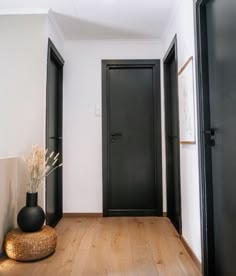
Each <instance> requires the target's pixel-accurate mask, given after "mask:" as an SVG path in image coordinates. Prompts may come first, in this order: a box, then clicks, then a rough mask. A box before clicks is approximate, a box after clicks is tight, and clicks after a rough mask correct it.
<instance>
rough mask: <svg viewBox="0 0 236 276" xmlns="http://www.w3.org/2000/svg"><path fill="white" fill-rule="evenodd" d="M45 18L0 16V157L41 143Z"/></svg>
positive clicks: (20, 153)
mask: <svg viewBox="0 0 236 276" xmlns="http://www.w3.org/2000/svg"><path fill="white" fill-rule="evenodd" d="M46 19H47V16H46V15H2V16H0V34H1V43H0V60H1V66H0V98H1V100H0V141H1V143H0V157H9V156H20V155H22V154H25V153H26V152H27V151H28V150H29V149H30V148H31V145H32V144H36V143H38V144H40V145H43V144H44V137H45V127H44V126H45V122H44V121H45V115H44V113H45V112H44V111H45V101H44V94H45V87H46V73H45V64H46V51H47V47H46V46H47V45H46V36H47V33H46V22H47V21H46Z"/></svg>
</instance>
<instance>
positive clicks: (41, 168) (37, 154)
mask: <svg viewBox="0 0 236 276" xmlns="http://www.w3.org/2000/svg"><path fill="white" fill-rule="evenodd" d="M24 159H25V162H26V165H27V170H28V176H29V185H28V192H29V193H36V192H37V191H38V187H39V185H40V184H41V182H42V181H43V179H44V178H45V177H46V176H48V175H49V174H51V173H52V172H53V171H54V170H55V169H57V168H59V167H61V166H62V163H61V164H59V165H58V159H59V153H57V154H55V153H54V152H51V153H50V154H49V152H48V150H47V149H44V148H42V147H39V146H38V145H34V146H32V150H31V153H30V154H29V155H27V156H26V157H25V158H24Z"/></svg>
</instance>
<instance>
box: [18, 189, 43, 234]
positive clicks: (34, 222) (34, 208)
mask: <svg viewBox="0 0 236 276" xmlns="http://www.w3.org/2000/svg"><path fill="white" fill-rule="evenodd" d="M44 221H45V214H44V211H43V209H42V208H41V207H39V206H38V193H27V194H26V206H25V207H23V208H22V209H21V210H20V212H19V214H18V216H17V223H18V225H19V227H20V229H21V230H22V231H24V232H35V231H38V230H40V229H41V228H42V226H43V224H44Z"/></svg>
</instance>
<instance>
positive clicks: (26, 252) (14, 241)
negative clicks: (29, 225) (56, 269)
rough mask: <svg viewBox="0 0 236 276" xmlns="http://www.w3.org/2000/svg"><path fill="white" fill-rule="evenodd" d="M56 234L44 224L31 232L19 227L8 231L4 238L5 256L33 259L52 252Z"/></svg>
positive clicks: (54, 246) (17, 259)
mask: <svg viewBox="0 0 236 276" xmlns="http://www.w3.org/2000/svg"><path fill="white" fill-rule="evenodd" d="M56 244H57V235H56V232H55V230H54V229H53V228H51V227H49V226H47V225H45V226H43V228H42V230H40V231H37V232H32V233H26V232H22V231H21V230H20V229H14V230H12V231H10V232H9V233H8V234H7V236H6V239H5V243H4V249H5V252H6V254H7V256H8V257H9V258H11V259H13V260H16V261H35V260H39V259H42V258H45V257H47V256H49V255H50V254H52V253H53V252H54V251H55V249H56Z"/></svg>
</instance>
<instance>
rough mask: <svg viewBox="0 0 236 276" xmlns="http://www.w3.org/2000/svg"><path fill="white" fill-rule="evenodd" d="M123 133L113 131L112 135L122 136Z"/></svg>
mask: <svg viewBox="0 0 236 276" xmlns="http://www.w3.org/2000/svg"><path fill="white" fill-rule="evenodd" d="M121 136H122V133H121V132H112V133H111V137H121Z"/></svg>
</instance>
